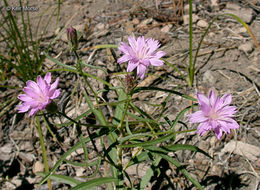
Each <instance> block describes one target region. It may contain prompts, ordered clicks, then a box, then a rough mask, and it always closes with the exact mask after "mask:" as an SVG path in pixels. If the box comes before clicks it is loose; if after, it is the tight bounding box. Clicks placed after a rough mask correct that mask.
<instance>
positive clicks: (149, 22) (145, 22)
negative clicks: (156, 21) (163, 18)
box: [138, 18, 153, 28]
mask: <svg viewBox="0 0 260 190" xmlns="http://www.w3.org/2000/svg"><path fill="white" fill-rule="evenodd" d="M152 22H153V18H148V19H145V20H143V21H142V22H141V23H140V24H139V25H138V28H139V27H144V26H146V25H148V24H151V23H152Z"/></svg>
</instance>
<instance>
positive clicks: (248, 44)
mask: <svg viewBox="0 0 260 190" xmlns="http://www.w3.org/2000/svg"><path fill="white" fill-rule="evenodd" d="M253 46H254V45H253V43H252V42H246V43H243V44H241V45H240V46H239V47H238V49H239V50H241V51H243V52H245V53H251V52H252V51H253V49H254V48H253Z"/></svg>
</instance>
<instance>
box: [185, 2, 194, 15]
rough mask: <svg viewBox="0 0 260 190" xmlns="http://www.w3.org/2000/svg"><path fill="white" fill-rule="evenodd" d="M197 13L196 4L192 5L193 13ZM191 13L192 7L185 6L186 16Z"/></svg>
mask: <svg viewBox="0 0 260 190" xmlns="http://www.w3.org/2000/svg"><path fill="white" fill-rule="evenodd" d="M196 11H197V9H196V5H195V4H194V3H192V12H193V13H195V12H196ZM189 12H190V6H189V4H186V5H185V6H184V14H189Z"/></svg>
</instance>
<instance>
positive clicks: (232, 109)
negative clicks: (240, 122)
mask: <svg viewBox="0 0 260 190" xmlns="http://www.w3.org/2000/svg"><path fill="white" fill-rule="evenodd" d="M236 109H237V107H236V106H226V107H224V108H222V109H220V110H218V113H219V114H220V115H221V118H225V117H233V116H234V114H235V113H236V112H237V111H236Z"/></svg>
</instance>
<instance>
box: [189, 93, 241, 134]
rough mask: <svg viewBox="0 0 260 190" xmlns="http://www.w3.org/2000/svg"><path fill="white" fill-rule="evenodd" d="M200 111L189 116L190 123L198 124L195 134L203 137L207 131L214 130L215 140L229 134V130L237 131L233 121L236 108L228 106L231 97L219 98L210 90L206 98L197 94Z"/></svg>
mask: <svg viewBox="0 0 260 190" xmlns="http://www.w3.org/2000/svg"><path fill="white" fill-rule="evenodd" d="M197 99H198V102H199V107H200V110H199V111H197V112H195V113H193V114H191V115H189V120H190V122H191V123H200V124H199V126H198V129H197V133H198V134H200V135H203V134H204V133H206V132H207V131H210V130H214V132H215V134H216V137H217V139H220V138H221V136H222V133H223V132H225V133H230V129H237V128H238V127H239V125H238V123H237V122H236V121H235V120H234V119H233V117H234V114H235V113H236V106H230V103H231V100H232V96H231V95H230V94H225V95H224V96H222V97H221V98H219V97H218V96H216V94H215V93H214V92H213V90H211V91H210V92H209V94H208V97H206V96H205V95H203V94H201V93H199V92H197Z"/></svg>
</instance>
